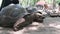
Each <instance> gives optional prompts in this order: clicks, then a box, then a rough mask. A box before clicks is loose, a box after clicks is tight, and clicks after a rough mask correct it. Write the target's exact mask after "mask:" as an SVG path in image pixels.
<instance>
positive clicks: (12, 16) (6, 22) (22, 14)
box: [0, 4, 43, 31]
mask: <svg viewBox="0 0 60 34" xmlns="http://www.w3.org/2000/svg"><path fill="white" fill-rule="evenodd" d="M36 13H39V12H33V13H31V14H29V13H28V12H27V11H26V10H25V9H24V8H23V7H22V6H20V5H18V4H16V5H9V6H7V7H4V8H3V9H2V10H1V12H0V26H3V27H13V29H14V30H15V31H18V30H20V29H23V28H24V27H26V26H28V25H30V24H31V23H32V22H33V21H35V20H39V19H40V18H42V19H43V16H40V15H37V14H36ZM39 14H41V13H39Z"/></svg>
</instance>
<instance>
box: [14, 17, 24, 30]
mask: <svg viewBox="0 0 60 34" xmlns="http://www.w3.org/2000/svg"><path fill="white" fill-rule="evenodd" d="M24 22H25V19H24V18H19V19H18V20H17V22H16V23H15V24H14V26H13V28H14V31H18V30H19V26H20V29H22V25H23V23H24Z"/></svg>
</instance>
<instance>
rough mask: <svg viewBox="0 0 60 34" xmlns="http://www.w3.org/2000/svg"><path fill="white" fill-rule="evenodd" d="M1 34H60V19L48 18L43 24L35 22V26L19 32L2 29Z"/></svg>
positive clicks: (0, 29)
mask: <svg viewBox="0 0 60 34" xmlns="http://www.w3.org/2000/svg"><path fill="white" fill-rule="evenodd" d="M0 34H60V17H55V18H51V17H47V18H45V19H44V23H43V24H42V23H37V22H34V23H33V25H30V26H28V27H25V28H24V29H22V30H20V31H17V32H14V31H12V30H11V29H9V28H2V27H0Z"/></svg>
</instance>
